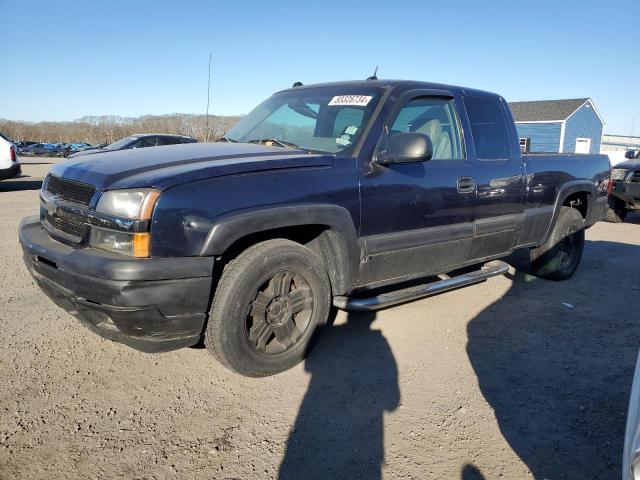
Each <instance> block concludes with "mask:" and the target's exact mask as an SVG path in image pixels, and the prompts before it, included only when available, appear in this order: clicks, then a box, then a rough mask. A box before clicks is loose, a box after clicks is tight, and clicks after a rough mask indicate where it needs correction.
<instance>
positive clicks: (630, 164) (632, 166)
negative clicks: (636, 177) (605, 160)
mask: <svg viewBox="0 0 640 480" xmlns="http://www.w3.org/2000/svg"><path fill="white" fill-rule="evenodd" d="M612 168H624V169H625V170H637V169H640V159H635V158H634V159H633V160H627V161H625V162H620V163H616V164H615V165H614V166H613V167H612Z"/></svg>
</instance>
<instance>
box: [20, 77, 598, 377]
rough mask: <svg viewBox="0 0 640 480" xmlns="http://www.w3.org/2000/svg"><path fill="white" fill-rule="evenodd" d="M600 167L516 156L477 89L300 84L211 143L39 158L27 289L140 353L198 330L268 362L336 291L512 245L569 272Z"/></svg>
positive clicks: (478, 268)
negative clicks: (42, 173) (41, 172)
mask: <svg viewBox="0 0 640 480" xmlns="http://www.w3.org/2000/svg"><path fill="white" fill-rule="evenodd" d="M609 175H610V165H609V160H608V158H607V157H606V156H604V155H562V154H560V155H521V154H520V149H519V145H518V136H517V133H516V129H515V125H514V122H513V119H512V116H511V113H510V111H509V108H508V106H507V103H506V102H505V100H504V99H503V98H502V97H500V96H498V95H495V94H492V93H487V92H483V91H478V90H472V89H467V88H460V87H453V86H449V85H439V84H432V83H423V82H414V81H382V80H369V81H355V82H339V83H331V84H322V85H312V86H302V85H299V84H296V86H294V87H292V88H290V89H287V90H284V91H281V92H278V93H276V94H274V95H273V96H272V97H270V98H269V99H267V100H266V101H265V102H263V103H262V104H260V105H259V106H258V107H256V108H255V109H254V110H253V111H252V112H251V113H249V114H248V115H247V116H245V117H244V118H243V119H242V120H241V121H240V122H239V123H238V124H237V125H236V126H235V127H234V128H233V129H232V130H231V131H229V132H228V133H227V134H226V136H225V137H223V138H221V139H220V141H219V142H217V143H214V144H188V145H176V146H165V147H151V148H145V149H140V150H135V151H131V150H128V151H122V152H113V153H99V154H95V155H92V156H91V157H90V158H79V159H75V160H71V161H67V162H64V163H60V164H58V165H56V166H54V167H53V168H52V170H51V172H50V174H49V175H48V176H47V177H46V179H45V181H44V183H43V186H42V191H41V194H40V200H41V204H40V215H39V217H31V218H26V219H25V220H24V221H23V222H22V224H21V226H20V242H21V244H22V247H23V249H24V259H25V262H26V265H27V267H28V268H29V270H30V272H31V273H32V275H33V276H34V278H35V279H36V280H37V282H38V284H39V286H40V287H41V289H42V290H43V291H44V292H45V293H46V294H47V295H48V296H50V297H51V298H52V299H53V301H55V302H56V303H57V304H58V305H60V306H61V307H63V308H64V309H66V310H67V311H69V312H70V313H71V314H73V315H74V316H76V317H77V318H78V319H80V320H81V321H82V322H83V323H84V324H85V325H86V326H87V327H89V328H90V329H91V330H93V331H94V332H96V333H98V334H99V335H102V336H103V337H106V338H109V339H112V340H116V341H118V342H121V343H124V344H127V345H130V346H132V347H134V348H137V349H139V350H143V351H149V352H154V351H166V350H171V349H176V348H179V347H185V346H190V345H194V344H196V343H198V342H200V341H201V340H202V339H204V342H205V344H206V346H207V348H208V349H209V350H210V352H211V353H212V354H214V355H215V356H216V357H217V358H218V359H219V360H220V361H221V362H222V363H223V364H224V365H225V366H227V367H229V368H231V369H233V370H235V371H237V372H239V373H242V374H244V375H249V376H263V375H270V374H273V373H277V372H280V371H282V370H285V369H287V368H290V367H291V366H293V365H295V364H296V363H298V362H299V361H301V360H302V358H304V355H305V352H306V351H307V349H308V345H309V341H310V339H311V337H312V335H313V333H314V331H315V329H316V327H317V326H319V325H322V324H323V323H325V322H326V321H327V319H328V318H329V315H330V311H331V308H332V306H336V307H339V308H344V309H348V310H349V309H350V310H370V309H377V308H383V307H387V306H390V305H394V304H398V303H402V302H406V301H409V300H412V299H414V298H419V297H424V296H427V295H430V294H433V293H438V292H442V291H445V290H449V289H452V288H457V287H460V286H464V285H468V284H471V283H475V282H478V281H481V280H484V279H486V278H488V277H490V276H493V275H498V274H502V273H504V272H505V271H506V268H507V265H506V264H504V263H503V262H501V261H499V260H497V259H499V258H501V257H504V256H506V255H509V254H510V253H511V252H513V251H514V250H515V249H523V248H526V249H530V250H531V260H532V270H533V272H534V273H535V274H537V275H539V276H541V277H544V278H549V279H553V280H563V279H566V278H569V277H570V276H571V275H572V274H573V272H574V271H575V269H576V267H577V266H578V263H579V261H580V258H581V255H582V250H583V245H584V230H585V229H586V228H588V227H589V226H591V225H593V224H594V223H595V222H597V221H599V220H601V218H602V215H603V210H604V209H605V208H606V206H607V189H608V180H609ZM422 277H424V278H427V277H430V278H433V281H430V282H426V283H423V284H419V283H418V282H415V281H414V282H413V283H411V282H409V283H411V286H407V284H408V282H407V281H408V280H415V279H417V278H422ZM434 277H435V278H434Z"/></svg>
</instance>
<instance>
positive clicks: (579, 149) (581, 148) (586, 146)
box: [576, 138, 591, 153]
mask: <svg viewBox="0 0 640 480" xmlns="http://www.w3.org/2000/svg"><path fill="white" fill-rule="evenodd" d="M590 151H591V139H590V138H576V153H589V152H590Z"/></svg>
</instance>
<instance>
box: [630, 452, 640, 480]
mask: <svg viewBox="0 0 640 480" xmlns="http://www.w3.org/2000/svg"><path fill="white" fill-rule="evenodd" d="M639 479H640V452H636V454H635V455H634V457H633V460H632V461H631V480H639Z"/></svg>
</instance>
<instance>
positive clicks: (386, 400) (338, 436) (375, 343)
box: [279, 313, 400, 480]
mask: <svg viewBox="0 0 640 480" xmlns="http://www.w3.org/2000/svg"><path fill="white" fill-rule="evenodd" d="M374 319H375V314H373V313H371V314H368V313H365V314H349V316H348V319H347V323H345V324H342V325H338V326H333V327H331V328H326V329H325V331H324V332H323V333H322V340H321V341H320V342H318V345H317V346H316V348H315V349H314V350H313V351H312V353H311V354H310V356H309V357H308V358H307V360H306V363H305V368H306V370H307V371H308V372H310V373H311V381H310V383H309V389H308V390H307V393H306V394H305V397H304V400H303V402H302V405H301V407H300V411H299V412H298V417H297V419H296V423H295V425H294V427H293V430H292V431H291V433H290V435H289V439H288V441H287V447H286V453H285V456H284V459H283V461H282V464H281V466H280V474H279V478H280V479H281V480H290V479H300V478H305V479H310V478H318V479H328V478H366V479H378V478H381V465H382V463H383V462H384V419H383V416H384V412H386V411H392V410H395V409H396V408H397V406H398V404H399V401H400V391H399V387H398V371H397V367H396V362H395V359H394V358H393V355H392V353H391V349H390V347H389V344H388V343H387V341H386V339H385V338H384V337H383V336H382V334H381V333H380V331H378V330H374V329H372V322H373V320H374Z"/></svg>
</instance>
